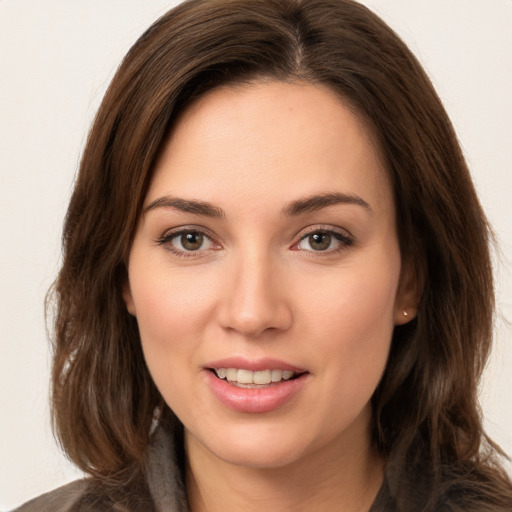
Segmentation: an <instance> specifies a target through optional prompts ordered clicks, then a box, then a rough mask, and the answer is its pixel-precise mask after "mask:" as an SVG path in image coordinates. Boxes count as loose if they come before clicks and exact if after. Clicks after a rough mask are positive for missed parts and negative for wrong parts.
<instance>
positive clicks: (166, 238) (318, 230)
mask: <svg viewBox="0 0 512 512" xmlns="http://www.w3.org/2000/svg"><path fill="white" fill-rule="evenodd" d="M187 234H194V235H200V236H202V237H204V238H205V239H206V240H208V241H209V242H210V244H213V245H217V246H218V247H220V244H218V243H217V242H215V241H214V239H213V237H212V236H211V235H209V234H208V233H207V232H206V231H205V230H204V229H203V228H197V227H192V226H191V227H180V228H176V229H175V230H172V231H168V232H166V233H164V234H163V235H162V236H161V237H160V238H158V239H157V240H156V243H157V244H158V245H162V246H163V245H165V246H166V249H167V250H168V251H170V252H172V253H173V254H175V255H176V256H178V257H180V258H194V257H197V256H201V255H203V253H204V252H206V251H208V250H210V248H208V249H199V250H189V251H187V250H181V249H178V248H176V247H174V246H173V245H172V243H171V242H172V241H173V240H174V239H176V238H178V237H180V236H183V235H187ZM315 234H320V235H327V236H330V237H333V238H334V239H335V240H337V241H338V242H339V246H338V247H336V248H334V249H326V250H319V251H315V250H313V249H311V250H308V249H300V248H299V247H298V246H299V244H300V243H301V242H302V241H304V240H306V239H307V238H308V237H310V236H312V235H315ZM353 243H354V238H353V236H352V235H350V234H345V233H342V232H341V231H338V230H335V229H333V228H332V227H330V226H329V227H327V226H325V227H324V226H314V227H311V228H308V230H307V231H306V232H303V233H301V235H300V238H299V240H298V241H297V242H295V243H294V244H293V245H292V246H291V248H292V250H295V251H301V252H303V253H307V254H308V256H309V257H322V256H327V255H333V254H338V253H339V252H341V251H343V250H346V249H348V248H349V247H350V246H352V245H353ZM214 250H218V249H214Z"/></svg>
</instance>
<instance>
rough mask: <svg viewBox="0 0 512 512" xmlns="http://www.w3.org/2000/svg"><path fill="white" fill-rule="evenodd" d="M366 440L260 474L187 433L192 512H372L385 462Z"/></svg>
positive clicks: (336, 445) (260, 470)
mask: <svg viewBox="0 0 512 512" xmlns="http://www.w3.org/2000/svg"><path fill="white" fill-rule="evenodd" d="M365 437H366V442H364V443H362V444H361V443H356V444H350V445H349V446H347V445H344V444H345V443H343V442H342V441H341V440H340V441H336V442H335V443H334V445H333V444H329V446H327V447H325V448H324V449H320V450H317V451H315V452H314V453H311V454H308V455H307V456H305V457H304V458H302V459H301V460H300V461H296V462H293V463H291V464H288V465H286V466H283V467H271V468H254V467H247V466H239V465H234V464H231V463H229V462H228V461H225V460H222V459H221V458H219V457H217V456H215V455H214V454H212V453H211V452H210V451H209V450H208V449H207V448H205V447H204V446H203V445H202V444H201V443H200V442H199V441H198V440H196V439H195V438H194V437H193V436H191V435H190V434H189V433H185V446H186V451H187V474H186V481H187V494H188V498H189V503H190V510H191V512H221V511H222V512H226V511H232V510H244V512H253V511H254V512H255V511H258V512H259V511H261V510H266V511H269V512H273V511H278V510H279V511H280V510H294V511H296V512H302V511H306V510H308V511H310V510H315V512H334V511H339V510H344V511H347V512H367V511H368V510H369V509H370V507H371V505H372V503H373V501H374V500H375V496H376V495H377V493H378V490H379V488H380V486H381V485H382V481H383V477H384V461H383V460H382V458H381V457H379V456H378V455H377V454H375V452H374V451H373V450H372V449H371V447H370V443H369V441H368V440H369V435H368V436H365ZM352 441H353V440H352Z"/></svg>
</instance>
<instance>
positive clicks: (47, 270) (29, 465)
mask: <svg viewBox="0 0 512 512" xmlns="http://www.w3.org/2000/svg"><path fill="white" fill-rule="evenodd" d="M176 3H177V2H172V1H168V0H167V1H165V0H73V1H70V0H44V1H43V0H0V241H1V246H0V247H1V250H0V325H1V330H0V348H1V351H0V379H1V380H0V461H1V464H0V510H8V509H11V508H13V507H15V506H17V505H19V504H20V503H21V502H23V501H26V500H27V499H29V498H31V497H34V496H36V495H38V494H40V493H42V492H45V491H48V490H50V489H53V488H55V487H57V486H59V485H62V484H63V483H65V482H67V481H70V480H72V479H74V478H76V477H78V476H80V473H78V472H77V470H75V469H73V467H72V466H71V464H70V463H69V462H67V461H66V459H65V458H64V457H63V456H62V455H61V454H60V452H59V450H58V448H57V446H56V444H55V442H54V440H53V437H52V434H51V429H50V424H49V406H48V381H49V365H50V358H49V350H48V341H47V335H46V330H45V321H44V309H43V301H44V296H45V293H46V291H47V289H48V287H49V286H50V284H51V282H52V280H53V279H54V277H55V275H56V272H57V270H58V265H59V258H60V231H61V225H62V221H63V218H64V214H65V210H66V205H67V201H68V199H69V196H70V191H71V187H72V184H73V179H74V176H75V172H76V170H77V167H78V162H79V159H80V154H81V150H82V148H83V145H84V142H85V137H86V134H87V131H88V128H89V126H90V123H91V121H92V118H93V116H94V114H95V111H96V109H97V107H98V105H99V102H100V101H101V98H102V96H103V93H104V91H105V89H106V86H107V85H108V83H109V81H110V79H111V78H112V76H113V73H114V71H115V69H116V68H117V66H118V64H119V62H120V60H121V58H122V56H123V55H124V54H125V53H126V51H127V50H128V49H129V47H130V46H131V45H132V44H133V43H134V42H135V40H136V38H137V37H138V36H139V35H140V34H141V33H142V32H143V31H144V30H145V28H147V26H149V24H150V23H151V22H152V21H154V20H155V19H156V18H157V17H158V16H159V15H161V14H163V13H164V12H165V11H166V10H167V9H168V8H169V7H171V6H172V5H174V4H176ZM363 3H365V4H367V5H369V6H370V7H372V9H374V10H375V11H376V12H377V13H378V14H379V15H381V17H383V18H384V19H385V20H386V21H387V22H388V23H389V24H390V25H391V26H392V27H393V28H394V29H395V30H396V31H397V32H398V33H399V34H400V35H401V36H402V37H403V38H404V39H405V41H406V42H407V43H408V44H409V46H410V47H411V49H412V50H413V52H414V53H415V54H416V55H417V56H418V57H419V59H420V60H421V62H422V63H423V64H424V66H425V67H426V69H427V71H428V73H429V74H430V76H431V78H432V80H433V82H434V85H435V86H436V88H437V90H438V92H439V94H440V96H441V98H442V99H443V101H444V103H445V106H446V108H447V110H448V113H449V114H450V116H451V118H452V120H453V122H454V124H455V127H456V130H457V132H458V134H459V138H460V140H461V143H462V146H463V148H464V151H465V154H466V157H467V159H468V161H469V164H470V168H471V169H472V173H473V177H474V180H475V182H476V185H477V188H478V191H479V193H480V197H481V200H482V202H483V204H484V207H485V209H486V211H487V214H488V216H489V218H490V220H491V223H492V224H493V226H494V229H495V231H496V233H497V235H498V239H499V242H500V249H501V255H499V256H497V258H496V276H497V281H498V282H497V285H498V289H497V292H498V312H499V314H500V317H499V318H498V320H497V325H496V338H497V339H496V347H495V350H494V353H493V356H492V359H491V362H490V364H489V366H488V369H487V372H486V374H485V377H484V382H483V386H482V391H481V398H482V406H483V411H484V415H485V418H486V426H487V428H488V431H489V433H490V434H491V436H492V437H494V439H495V440H496V441H498V442H499V443H500V444H501V445H502V447H503V448H504V449H505V450H506V451H507V452H508V453H510V454H512V427H511V424H512V411H511V405H512V327H511V324H510V322H511V321H512V265H511V259H512V223H511V222H510V218H511V216H512V201H511V198H512V149H511V146H512V59H511V53H512V31H511V30H510V28H511V27H512V1H511V0H365V1H364V2H363ZM470 243H471V240H468V244H470ZM507 322H509V323H507ZM508 468H509V470H511V469H512V465H510V464H509V465H508Z"/></svg>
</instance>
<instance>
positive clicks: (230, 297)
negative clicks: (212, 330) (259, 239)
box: [218, 254, 292, 338]
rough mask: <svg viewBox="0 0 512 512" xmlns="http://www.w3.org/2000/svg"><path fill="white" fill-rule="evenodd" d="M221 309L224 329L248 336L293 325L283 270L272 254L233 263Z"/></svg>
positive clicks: (284, 328)
mask: <svg viewBox="0 0 512 512" xmlns="http://www.w3.org/2000/svg"><path fill="white" fill-rule="evenodd" d="M224 282H225V284H226V286H225V288H224V290H223V293H222V297H223V299H222V301H221V304H220V305H219V310H218V322H219V324H220V326H221V327H222V328H223V329H226V330H229V331H233V332H237V333H239V334H241V335H243V336H245V337H248V338H255V337H258V336H260V335H262V334H263V333H270V332H279V331H285V330H287V329H289V328H290V326H291V324H292V310H291V308H290V304H289V301H288V300H287V299H286V290H285V284H284V282H283V279H282V273H281V272H280V271H279V269H278V266H277V265H276V264H275V263H273V261H272V259H271V258H270V257H262V256H258V255H254V254H253V255H250V256H247V257H244V258H240V260H239V261H237V262H236V263H235V264H234V265H230V270H229V276H228V277H227V279H226V280H225V281H224Z"/></svg>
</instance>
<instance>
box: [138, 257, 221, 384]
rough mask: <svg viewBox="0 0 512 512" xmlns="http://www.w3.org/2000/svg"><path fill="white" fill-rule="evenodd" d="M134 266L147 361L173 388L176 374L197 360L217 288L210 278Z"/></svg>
mask: <svg viewBox="0 0 512 512" xmlns="http://www.w3.org/2000/svg"><path fill="white" fill-rule="evenodd" d="M132 268H133V270H134V271H133V273H132V275H131V276H130V285H131V293H132V297H133V302H134V306H135V312H136V318H137V323H138V326H139V332H140V337H141V343H142V349H143V352H144V356H145V359H146V363H147V365H148V368H149V370H150V373H151V374H152V376H153V379H154V380H155V383H156V384H157V386H158V387H159V388H161V385H164V387H166V386H167V385H169V386H171V387H172V385H173V384H172V381H174V376H176V377H177V376H179V375H181V374H182V373H183V372H184V369H185V368H187V367H190V364H192V363H193V359H194V354H195V353H196V351H197V348H198V347H199V345H200V343H201V337H202V332H203V331H204V324H205V322H206V319H207V317H208V316H209V312H210V310H211V304H212V297H211V291H209V290H212V289H214V287H212V286H211V283H210V282H209V281H208V279H206V278H204V279H202V278H198V277H197V276H195V277H193V276H191V275H187V274H184V273H181V274H180V273H176V272H174V273H173V272H164V271H162V270H161V269H160V270H159V271H158V272H152V271H151V270H150V269H149V270H146V271H145V270H142V271H141V266H137V265H136V261H134V262H133V267H132ZM183 377H184V376H183V375H182V376H181V377H180V378H183ZM161 391H162V392H163V393H165V390H164V389H162V388H161Z"/></svg>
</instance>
